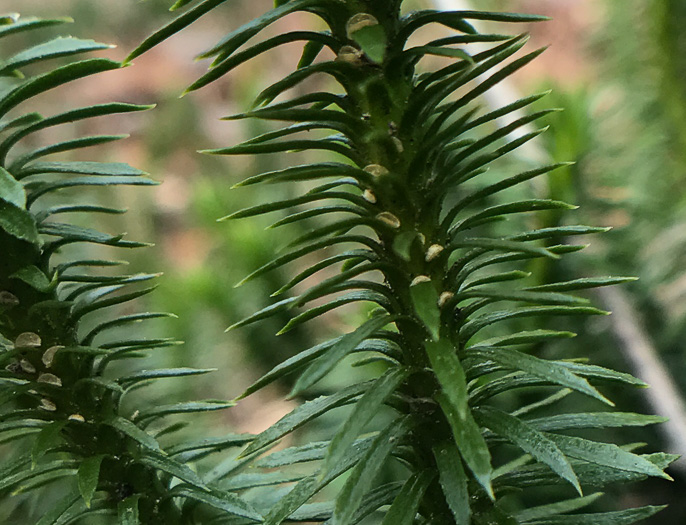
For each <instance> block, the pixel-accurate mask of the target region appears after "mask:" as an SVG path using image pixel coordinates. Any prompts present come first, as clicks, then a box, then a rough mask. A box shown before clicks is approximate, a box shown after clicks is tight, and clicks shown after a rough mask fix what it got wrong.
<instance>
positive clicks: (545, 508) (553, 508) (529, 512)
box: [515, 492, 603, 523]
mask: <svg viewBox="0 0 686 525" xmlns="http://www.w3.org/2000/svg"><path fill="white" fill-rule="evenodd" d="M602 495H603V493H602V492H596V493H595V494H591V495H589V496H584V497H582V498H574V499H568V500H565V501H558V502H556V503H550V504H548V505H540V506H538V507H532V508H530V509H526V510H523V511H521V512H518V513H517V514H515V517H516V518H517V520H518V521H519V523H528V522H529V521H531V520H534V519H541V518H548V517H550V516H555V515H557V514H564V513H565V512H573V511H575V510H579V509H582V508H584V507H587V506H588V505H590V504H591V503H593V502H594V501H595V500H597V499H598V498H600V497H601V496H602Z"/></svg>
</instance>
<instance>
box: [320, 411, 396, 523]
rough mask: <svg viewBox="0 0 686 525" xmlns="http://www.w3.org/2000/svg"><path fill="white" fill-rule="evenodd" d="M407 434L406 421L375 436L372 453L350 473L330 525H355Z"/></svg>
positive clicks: (337, 500) (366, 455) (367, 454)
mask: <svg viewBox="0 0 686 525" xmlns="http://www.w3.org/2000/svg"><path fill="white" fill-rule="evenodd" d="M408 430H409V428H408V421H407V420H406V419H396V420H395V421H394V422H393V423H391V424H390V425H388V427H386V428H385V429H384V430H382V431H381V432H380V433H379V435H378V436H376V438H375V439H374V441H373V443H372V444H371V446H370V448H369V451H368V452H367V453H366V454H365V455H364V457H363V458H362V459H361V460H360V462H359V463H358V464H357V466H356V467H355V468H354V469H353V471H352V472H351V473H350V476H349V477H348V479H347V480H346V482H345V485H344V486H343V488H342V489H341V491H340V493H339V494H338V497H337V498H336V505H335V508H334V514H333V516H332V517H331V525H350V524H351V523H352V518H353V515H354V514H355V511H356V510H357V509H358V508H359V507H360V505H361V503H362V499H363V498H364V495H365V494H367V492H369V489H371V487H372V484H373V482H374V479H375V477H376V475H377V474H378V473H379V471H380V470H381V468H382V467H383V465H384V464H385V463H386V460H387V459H388V457H389V456H390V454H391V452H392V451H393V449H394V448H395V447H396V445H397V444H398V442H399V440H400V438H402V437H403V435H405V434H406V433H407V432H408Z"/></svg>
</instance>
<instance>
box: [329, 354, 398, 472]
mask: <svg viewBox="0 0 686 525" xmlns="http://www.w3.org/2000/svg"><path fill="white" fill-rule="evenodd" d="M407 376H408V370H407V369H405V368H400V367H398V368H391V369H389V370H387V371H386V372H385V373H384V374H383V375H382V376H381V377H380V378H379V379H377V380H376V381H374V383H373V384H372V386H371V387H370V388H369V390H367V391H366V392H365V393H364V394H363V395H362V397H361V398H360V399H359V400H358V401H357V402H356V403H355V406H354V408H353V411H352V412H351V413H350V415H349V416H348V418H347V419H346V420H345V422H344V423H343V425H342V426H341V428H340V429H339V430H338V431H337V432H336V434H335V435H334V437H333V439H332V440H331V444H330V445H329V449H328V452H327V455H326V460H325V462H324V465H323V466H322V468H321V474H320V475H322V476H324V475H325V474H327V473H328V472H330V471H331V470H332V469H333V467H334V466H335V465H336V464H338V462H339V461H340V460H341V458H342V457H343V455H345V453H346V452H347V450H348V449H349V448H350V446H351V445H352V444H353V443H354V442H355V439H356V438H357V437H358V436H359V434H360V433H361V432H362V430H363V429H364V427H365V425H367V423H369V422H370V421H371V420H372V419H373V418H374V417H375V416H377V415H378V412H379V410H380V409H381V407H382V406H383V404H384V402H385V401H386V400H387V399H388V397H389V396H390V395H392V394H393V393H394V392H395V391H396V390H397V389H398V387H399V386H400V385H401V384H402V383H403V381H404V380H405V379H406V378H407Z"/></svg>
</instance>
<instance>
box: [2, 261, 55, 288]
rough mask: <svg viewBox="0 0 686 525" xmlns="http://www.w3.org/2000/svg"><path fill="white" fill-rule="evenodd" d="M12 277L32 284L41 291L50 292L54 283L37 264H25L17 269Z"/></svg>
mask: <svg viewBox="0 0 686 525" xmlns="http://www.w3.org/2000/svg"><path fill="white" fill-rule="evenodd" d="M9 278H10V279H19V280H20V281H24V282H25V283H26V284H28V285H29V286H31V287H32V288H33V289H34V290H38V291H39V292H43V293H45V292H49V291H50V290H51V289H52V283H51V282H50V280H49V279H48V278H47V277H46V275H45V274H44V273H43V272H42V271H40V270H39V269H38V268H36V267H35V266H25V267H24V268H21V269H20V270H17V271H16V272H14V273H13V274H12V275H10V276H9Z"/></svg>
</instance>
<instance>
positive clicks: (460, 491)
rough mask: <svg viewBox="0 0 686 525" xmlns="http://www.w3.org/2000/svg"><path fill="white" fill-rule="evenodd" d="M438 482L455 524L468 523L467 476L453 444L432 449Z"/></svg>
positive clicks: (446, 443)
mask: <svg viewBox="0 0 686 525" xmlns="http://www.w3.org/2000/svg"><path fill="white" fill-rule="evenodd" d="M433 453H434V458H435V459H436V466H437V467H438V474H439V481H440V483H441V488H442V489H443V495H444V496H445V501H446V503H448V507H450V511H451V512H452V513H453V516H454V517H455V522H456V523H469V522H470V521H469V519H470V516H471V509H470V508H469V489H468V487H467V482H468V479H467V475H466V474H465V471H464V468H463V467H462V459H461V458H460V452H459V451H458V450H457V447H456V446H455V443H452V442H449V441H444V442H443V443H439V444H438V445H435V446H434V448H433Z"/></svg>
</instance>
